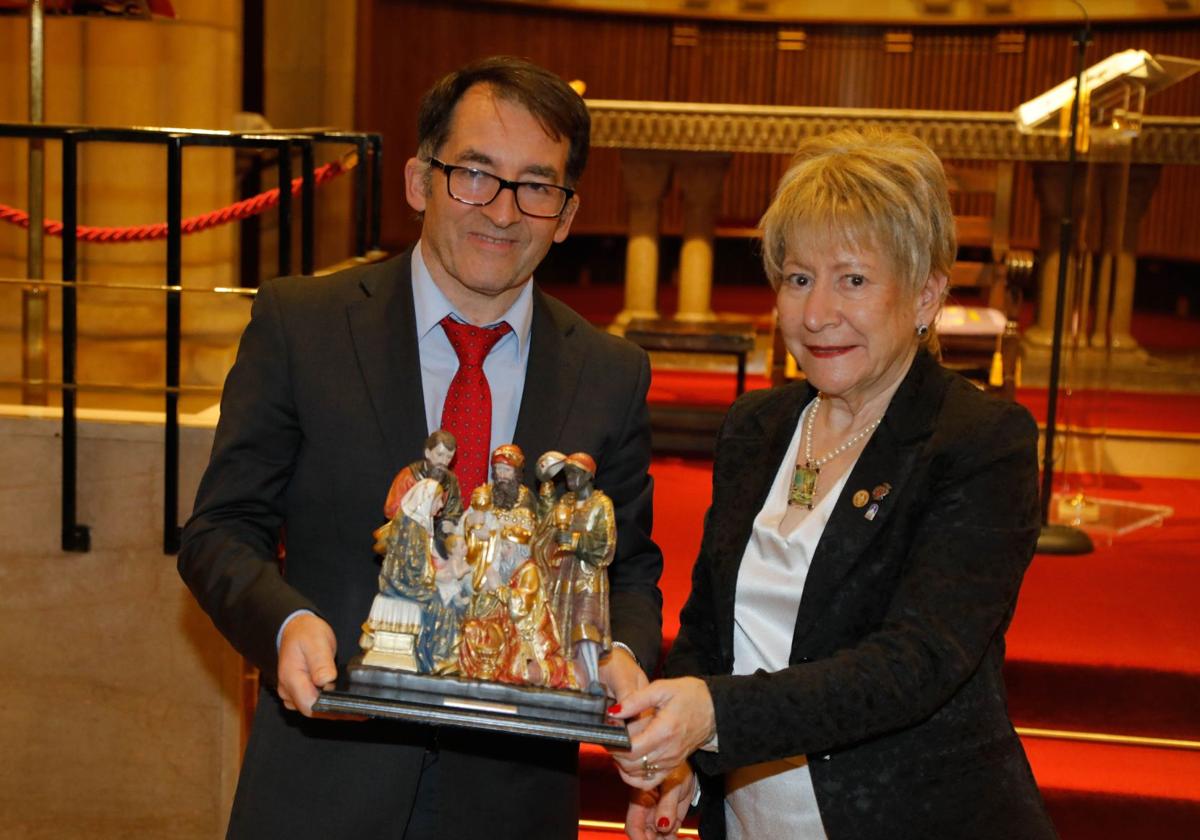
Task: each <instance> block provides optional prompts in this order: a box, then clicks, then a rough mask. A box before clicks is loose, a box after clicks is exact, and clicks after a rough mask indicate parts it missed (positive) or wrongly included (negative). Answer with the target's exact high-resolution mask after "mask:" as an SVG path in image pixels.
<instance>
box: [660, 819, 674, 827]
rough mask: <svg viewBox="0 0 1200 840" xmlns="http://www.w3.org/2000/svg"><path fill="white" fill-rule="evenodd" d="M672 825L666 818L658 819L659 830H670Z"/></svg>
mask: <svg viewBox="0 0 1200 840" xmlns="http://www.w3.org/2000/svg"><path fill="white" fill-rule="evenodd" d="M670 825H671V821H670V820H669V819H667V818H666V817H659V818H658V827H659V828H669V827H670Z"/></svg>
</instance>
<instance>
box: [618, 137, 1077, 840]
mask: <svg viewBox="0 0 1200 840" xmlns="http://www.w3.org/2000/svg"><path fill="white" fill-rule="evenodd" d="M762 228H763V263H764V266H765V268H766V273H767V276H768V277H769V278H770V281H771V284H772V286H773V287H774V288H775V290H776V293H777V299H776V305H777V308H778V314H779V328H780V329H781V330H782V332H783V338H784V341H785V343H786V345H787V347H788V350H789V351H790V352H791V353H792V355H793V356H795V358H796V360H797V362H798V363H799V366H800V367H801V369H802V370H803V371H804V374H805V377H806V381H803V382H796V383H792V384H788V385H785V386H783V387H781V388H776V389H771V390H765V391H756V392H751V393H748V394H745V395H744V396H743V397H741V398H740V399H739V400H738V401H737V402H736V403H735V404H734V405H733V407H732V408H731V409H730V411H729V414H728V416H727V417H726V420H725V423H724V425H723V427H722V429H721V433H720V435H719V438H718V442H717V450H716V460H715V463H714V467H713V498H712V507H711V509H710V511H709V514H708V517H707V519H706V523H705V530H704V537H703V541H702V544H701V548H700V554H699V557H698V558H697V560H696V564H695V568H694V570H693V576H692V592H691V595H690V597H689V598H688V601H687V603H686V605H685V607H684V608H683V611H682V613H681V616H680V620H681V627H680V631H679V635H678V637H677V639H676V641H675V645H674V648H673V649H672V651H671V655H670V657H669V659H668V662H667V667H666V672H667V674H668V676H669V677H671V678H670V679H664V680H659V681H656V682H654V683H651V684H650V685H649V686H647V687H646V688H644V689H642V690H641V691H639V692H637V693H635V694H634V695H632V696H629V697H626V698H625V699H624V700H623V702H622V703H621V705H620V707H614V709H613V710H612V712H613V713H614V714H616V715H617V716H619V717H622V718H628V719H630V720H633V719H634V718H639V716H640V719H638V720H636V721H635V722H634V723H633V724H632V725H631V733H632V736H633V748H632V750H631V751H630V752H629V753H628V754H626V755H622V756H618V765H619V766H620V769H621V772H622V776H623V777H624V778H625V779H626V781H627V782H629V783H630V784H631V785H633V786H635V787H636V788H638V789H639V793H638V795H637V796H635V798H634V801H633V803H632V804H631V806H630V811H629V818H628V821H627V825H626V830H627V832H628V833H629V836H630V837H632V838H637V840H642V838H651V837H661V836H671V835H674V833H675V831H676V829H677V828H678V825H679V820H680V818H681V817H682V816H683V814H684V812H685V811H686V810H687V807H688V805H689V804H691V803H692V801H693V799H694V798H698V801H699V804H700V808H701V820H700V831H701V836H702V837H704V838H707V839H708V840H712V839H713V838H722V837H728V838H731V839H735V838H764V837H786V838H826V837H827V838H831V840H838V839H839V838H853V840H869V838H889V840H895V839H896V838H910V837H911V838H921V840H934V839H935V838H960V837H963V838H965V837H970V838H975V839H976V840H977V839H978V838H996V839H997V840H1000V838H1004V839H1005V840H1008V838H1018V837H1019V838H1022V840H1031V838H1049V837H1053V836H1054V829H1053V827H1052V826H1051V824H1050V822H1049V819H1048V818H1047V816H1046V813H1045V808H1044V806H1043V804H1042V800H1041V796H1040V795H1039V793H1038V789H1037V785H1036V783H1035V781H1034V778H1033V775H1032V773H1031V772H1030V768H1029V764H1028V762H1027V761H1026V758H1025V754H1024V752H1023V750H1022V747H1021V743H1020V740H1019V739H1018V737H1017V735H1016V733H1015V731H1014V730H1013V726H1012V723H1011V721H1010V720H1009V717H1008V712H1007V708H1006V704H1005V691H1004V681H1003V678H1002V676H1001V666H1002V664H1003V661H1004V633H1005V630H1006V628H1007V627H1008V623H1009V621H1010V619H1011V618H1012V613H1013V608H1014V606H1015V604H1016V599H1017V593H1018V590H1019V588H1020V585H1021V579H1022V577H1023V575H1024V572H1025V569H1026V567H1027V566H1028V564H1029V562H1030V560H1031V558H1032V557H1033V551H1034V546H1035V543H1036V539H1037V533H1038V513H1037V460H1036V459H1037V456H1036V444H1037V429H1036V427H1035V425H1034V423H1033V420H1032V418H1031V417H1030V416H1029V413H1028V412H1027V411H1025V410H1024V409H1023V408H1021V407H1020V406H1018V405H1015V404H1013V403H1008V402H1002V401H1000V400H997V399H994V398H992V397H990V396H987V395H985V394H983V393H981V392H980V391H979V390H978V389H976V388H975V387H974V386H973V385H971V384H970V383H968V382H967V381H966V380H964V379H962V378H961V377H959V376H957V375H955V374H953V373H950V372H948V371H946V370H945V369H943V368H942V367H941V366H940V365H939V364H938V362H937V359H936V357H935V355H934V354H933V353H932V352H931V350H930V342H931V341H932V340H933V328H934V324H935V321H936V319H937V316H938V312H939V309H940V307H941V305H942V300H943V298H944V296H945V292H946V283H947V276H948V274H949V272H950V268H951V265H952V263H953V260H954V254H955V240H954V220H953V216H952V213H951V210H950V203H949V196H948V193H947V188H946V180H945V175H944V172H943V170H942V166H941V163H940V162H939V161H938V159H937V157H936V156H935V155H934V154H933V152H932V151H930V149H929V148H928V147H927V146H926V145H925V144H924V143H922V142H921V141H920V140H918V139H917V138H915V137H912V136H910V135H906V134H899V133H895V132H885V131H880V130H865V131H844V132H838V133H835V134H830V135H827V136H824V137H820V138H817V139H814V140H811V141H809V142H807V143H805V144H804V146H803V147H802V148H801V149H800V151H799V153H798V154H797V155H796V158H795V160H794V162H793V164H792V166H791V168H790V169H789V170H788V171H787V173H786V174H785V175H784V176H783V179H782V181H781V182H780V185H779V188H778V191H777V193H776V195H775V198H774V201H773V202H772V204H771V207H770V208H769V209H768V210H767V212H766V215H765V216H764V217H763V220H762ZM647 712H651V713H652V714H648V715H647V714H645V713H647ZM697 784H698V785H699V788H700V790H701V791H702V795H701V794H700V792H699V791H697Z"/></svg>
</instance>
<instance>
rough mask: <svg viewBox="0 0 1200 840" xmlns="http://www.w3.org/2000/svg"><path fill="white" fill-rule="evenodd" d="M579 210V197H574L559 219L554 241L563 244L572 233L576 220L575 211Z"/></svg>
mask: <svg viewBox="0 0 1200 840" xmlns="http://www.w3.org/2000/svg"><path fill="white" fill-rule="evenodd" d="M578 209H579V196H577V195H573V196H571V198H570V200H569V201H568V202H567V206H566V207H564V208H563V211H562V213H561V214H559V217H558V226H557V227H556V228H555V229H554V241H555V242H562V241H563V240H564V239H566V238H567V234H568V233H570V232H571V222H572V221H574V219H575V211H577V210H578Z"/></svg>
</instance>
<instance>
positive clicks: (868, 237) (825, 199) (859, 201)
mask: <svg viewBox="0 0 1200 840" xmlns="http://www.w3.org/2000/svg"><path fill="white" fill-rule="evenodd" d="M759 226H760V227H761V228H762V231H763V248H762V259H763V268H764V269H765V270H766V273H767V278H768V279H769V280H770V281H771V286H772V287H773V288H776V289H777V288H779V284H780V282H781V281H782V280H783V263H784V260H785V259H786V256H787V254H788V251H789V246H790V250H791V252H792V253H793V254H796V255H802V254H803V253H804V252H805V251H816V250H826V249H828V248H830V247H832V246H836V245H847V246H849V247H850V248H851V249H853V250H857V251H861V250H865V249H867V248H872V249H874V250H877V251H879V252H880V253H882V254H883V255H884V256H885V257H886V258H887V259H888V260H889V261H890V263H891V267H892V270H893V271H894V272H895V274H896V277H897V278H898V279H899V280H900V281H901V282H903V283H905V284H906V285H907V287H908V289H909V292H910V293H911V294H912V295H913V297H914V298H915V297H916V295H917V294H918V293H919V292H920V291H921V289H922V288H923V287H924V285H925V281H926V280H928V278H929V277H930V275H932V274H942V275H946V276H949V274H950V268H951V266H953V265H954V256H955V252H956V243H955V238H954V214H953V212H952V211H951V209H950V194H949V190H948V189H947V187H946V173H945V170H943V169H942V162H941V161H940V160H938V157H937V155H935V154H934V153H933V151H932V150H931V149H930V148H929V147H928V146H927V145H925V143H924V142H922V141H921V140H919V139H918V138H916V137H914V136H913V135H911V134H906V133H903V132H899V131H892V130H888V129H882V128H877V127H867V128H863V129H861V130H859V129H845V130H842V131H836V132H833V133H831V134H825V135H822V136H820V137H814V138H812V139H810V140H806V141H805V142H804V143H803V144H801V146H800V148H799V150H797V152H796V155H795V156H794V157H793V158H792V163H791V166H789V167H788V170H787V172H785V173H784V175H783V178H781V179H780V181H779V187H778V188H777V189H776V191H775V198H774V200H772V202H771V206H770V207H768V208H767V212H766V213H765V214H764V215H763V217H762V220H761V221H760V222H759ZM930 326H931V327H932V324H931V325H930ZM932 335H933V330H932V329H930V336H931V337H932Z"/></svg>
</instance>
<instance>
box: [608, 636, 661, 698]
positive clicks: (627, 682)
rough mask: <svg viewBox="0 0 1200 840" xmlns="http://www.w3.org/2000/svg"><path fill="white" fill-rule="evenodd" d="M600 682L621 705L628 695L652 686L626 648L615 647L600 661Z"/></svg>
mask: <svg viewBox="0 0 1200 840" xmlns="http://www.w3.org/2000/svg"><path fill="white" fill-rule="evenodd" d="M600 682H602V683H604V684H605V685H607V686H608V687H609V688H611V689H612V690H613V693H614V694H616V696H617V702H618V703H620V702H621V701H622V700H624V699H625V697H626V695H629V694H632V693H633V692H635V691H637V690H638V689H639V688H644V687H645V686H647V685H649V684H650V680H648V679H646V674H645V672H643V671H642V669H641V666H640V665H638V664H637V660H636V659H634V658H633V657H632V656H630V654H629V651H627V650H625V649H624V648H619V647H614V648H613V649H612V650H611V651H609V652H608V655H607V656H605V657H604V658H603V659H601V660H600Z"/></svg>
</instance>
